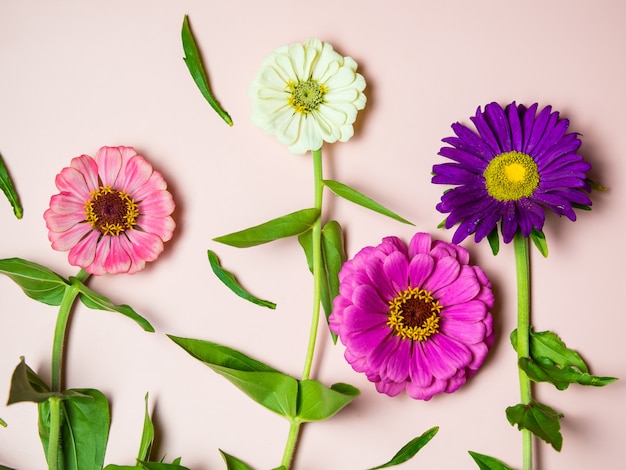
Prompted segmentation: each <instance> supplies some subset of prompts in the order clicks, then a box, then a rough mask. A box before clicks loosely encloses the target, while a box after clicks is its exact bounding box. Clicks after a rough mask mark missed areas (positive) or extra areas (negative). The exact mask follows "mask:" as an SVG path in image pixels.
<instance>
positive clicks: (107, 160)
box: [96, 147, 122, 189]
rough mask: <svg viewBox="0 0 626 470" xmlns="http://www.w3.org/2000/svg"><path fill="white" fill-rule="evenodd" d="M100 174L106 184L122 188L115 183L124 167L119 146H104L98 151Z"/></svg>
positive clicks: (97, 158) (97, 160) (97, 161)
mask: <svg viewBox="0 0 626 470" xmlns="http://www.w3.org/2000/svg"><path fill="white" fill-rule="evenodd" d="M96 163H97V164H98V174H99V175H100V179H101V180H102V184H103V185H104V186H111V187H112V188H115V189H120V188H118V187H117V185H116V184H115V183H116V181H117V177H118V175H119V174H120V169H121V168H122V153H121V152H120V150H119V149H118V148H117V147H102V148H101V149H100V150H98V153H96Z"/></svg>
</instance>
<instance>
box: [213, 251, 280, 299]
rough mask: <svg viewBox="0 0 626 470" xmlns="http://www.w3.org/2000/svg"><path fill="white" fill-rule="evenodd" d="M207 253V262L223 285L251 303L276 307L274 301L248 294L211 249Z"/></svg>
mask: <svg viewBox="0 0 626 470" xmlns="http://www.w3.org/2000/svg"><path fill="white" fill-rule="evenodd" d="M207 253H208V255H209V263H210V264H211V269H212V270H213V273H215V275H216V276H217V277H218V279H219V280H220V281H222V282H223V283H224V285H225V286H226V287H228V288H229V289H230V290H231V291H233V292H234V293H235V294H237V295H238V296H239V297H241V298H242V299H246V300H247V301H249V302H252V303H253V304H256V305H260V306H262V307H267V308H271V309H275V308H276V304H275V303H274V302H270V301H268V300H261V299H259V298H258V297H255V296H253V295H252V294H250V293H249V292H248V291H246V290H245V289H244V288H243V287H242V286H241V284H239V282H238V281H237V279H236V278H235V276H234V275H233V274H232V273H230V272H229V271H226V270H225V269H223V268H222V266H221V265H220V260H219V258H218V257H217V255H216V254H215V253H214V252H213V251H211V250H207Z"/></svg>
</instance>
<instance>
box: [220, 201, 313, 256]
mask: <svg viewBox="0 0 626 470" xmlns="http://www.w3.org/2000/svg"><path fill="white" fill-rule="evenodd" d="M318 217H319V211H318V210H317V209H314V208H311V209H302V210H300V211H296V212H292V213H291V214H287V215H284V216H282V217H278V218H277V219H272V220H270V221H268V222H265V223H263V224H260V225H255V226H254V227H250V228H247V229H244V230H241V231H239V232H234V233H231V234H228V235H223V236H221V237H217V238H214V239H213V240H214V241H216V242H219V243H224V244H226V245H230V246H235V247H237V248H248V247H251V246H256V245H261V244H263V243H268V242H271V241H274V240H278V239H279V238H286V237H291V236H295V235H300V234H301V233H304V232H306V231H307V230H309V229H310V228H311V226H312V225H313V223H314V222H315V221H316V220H317V218H318Z"/></svg>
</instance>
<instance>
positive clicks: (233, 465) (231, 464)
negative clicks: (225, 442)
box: [219, 449, 252, 470]
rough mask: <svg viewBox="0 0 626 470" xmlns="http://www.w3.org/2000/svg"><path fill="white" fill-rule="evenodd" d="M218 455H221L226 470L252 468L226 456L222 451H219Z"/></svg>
mask: <svg viewBox="0 0 626 470" xmlns="http://www.w3.org/2000/svg"><path fill="white" fill-rule="evenodd" d="M219 451H220V454H222V458H223V459H224V462H226V469H227V470H252V467H250V466H249V465H247V464H245V463H243V462H242V461H241V460H239V459H238V458H237V457H233V456H232V455H229V454H227V453H226V452H224V451H223V450H222V449H219Z"/></svg>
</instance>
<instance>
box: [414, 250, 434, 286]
mask: <svg viewBox="0 0 626 470" xmlns="http://www.w3.org/2000/svg"><path fill="white" fill-rule="evenodd" d="M434 267H435V260H434V259H432V257H431V256H430V255H427V254H421V253H420V254H417V255H415V256H414V257H413V259H412V260H411V262H410V263H409V268H408V275H409V286H410V287H420V288H421V287H422V286H423V285H424V282H425V281H426V279H428V277H429V276H430V275H431V273H432V271H433V269H434Z"/></svg>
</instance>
